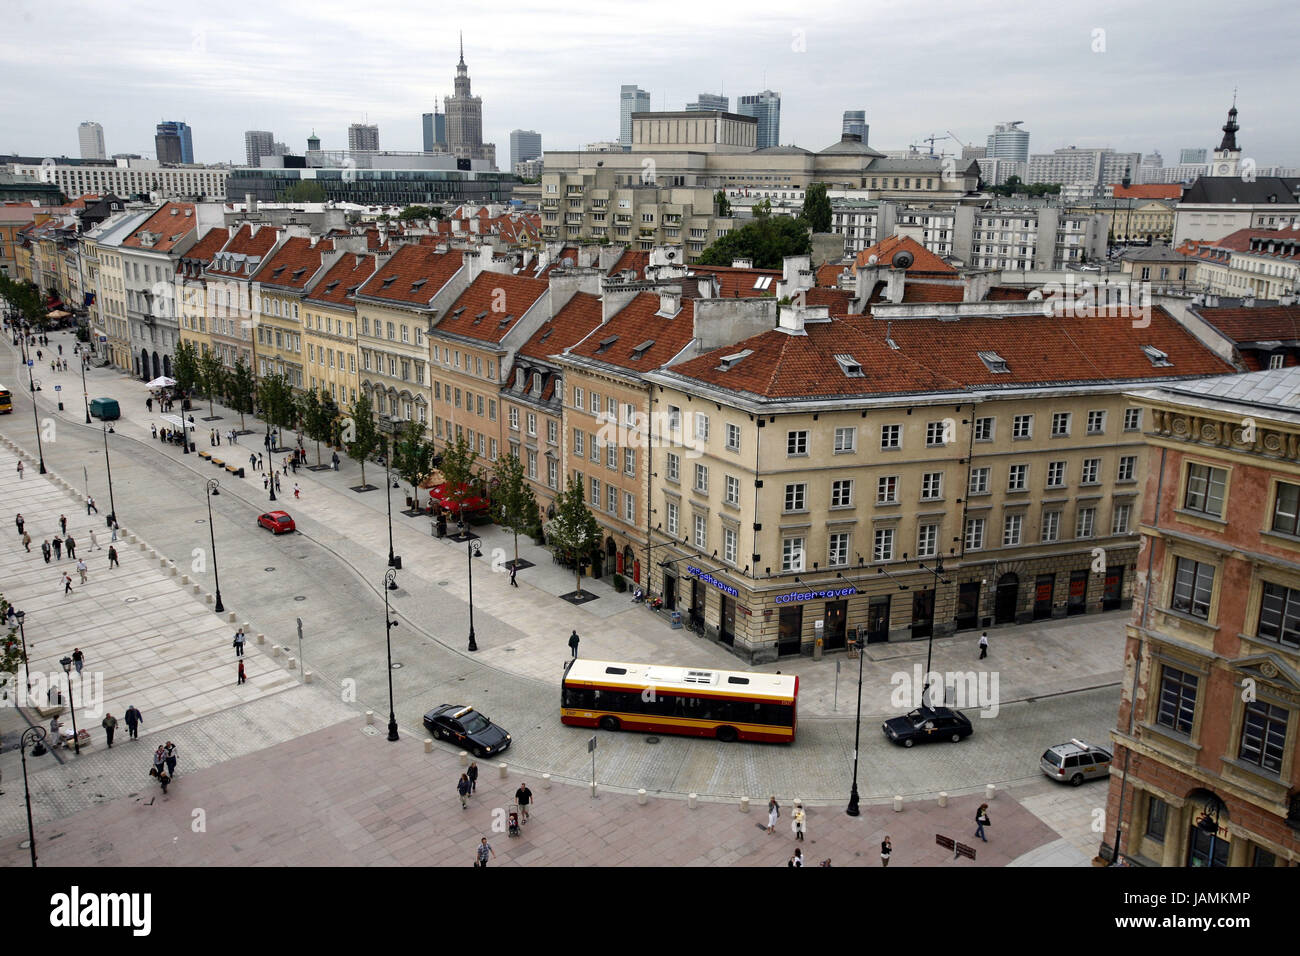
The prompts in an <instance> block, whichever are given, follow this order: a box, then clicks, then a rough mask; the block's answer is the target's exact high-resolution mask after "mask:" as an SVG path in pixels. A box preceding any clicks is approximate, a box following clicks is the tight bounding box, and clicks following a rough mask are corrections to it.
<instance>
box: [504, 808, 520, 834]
mask: <svg viewBox="0 0 1300 956" xmlns="http://www.w3.org/2000/svg"><path fill="white" fill-rule="evenodd" d="M506 819H507V827H508V829H507V833H508V834H509V835H510V836H512V837H517V836H519V807H518V805H516V804H511V805H510V815H509V816H508V817H507V818H506Z"/></svg>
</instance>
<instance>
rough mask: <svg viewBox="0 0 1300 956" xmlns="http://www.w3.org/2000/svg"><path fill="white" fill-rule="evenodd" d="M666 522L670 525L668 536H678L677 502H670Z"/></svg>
mask: <svg viewBox="0 0 1300 956" xmlns="http://www.w3.org/2000/svg"><path fill="white" fill-rule="evenodd" d="M664 523H665V524H667V525H668V536H669V537H671V538H676V537H677V504H676V503H675V502H672V501H670V502H668V513H667V520H666V521H665V522H664Z"/></svg>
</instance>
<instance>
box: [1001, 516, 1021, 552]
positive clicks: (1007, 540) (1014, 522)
mask: <svg viewBox="0 0 1300 956" xmlns="http://www.w3.org/2000/svg"><path fill="white" fill-rule="evenodd" d="M1024 523H1025V517H1024V515H1018V514H1015V515H1006V516H1005V517H1004V518H1003V519H1002V546H1003V547H1010V546H1012V545H1016V544H1019V543H1020V531H1021V529H1022V527H1023V526H1024Z"/></svg>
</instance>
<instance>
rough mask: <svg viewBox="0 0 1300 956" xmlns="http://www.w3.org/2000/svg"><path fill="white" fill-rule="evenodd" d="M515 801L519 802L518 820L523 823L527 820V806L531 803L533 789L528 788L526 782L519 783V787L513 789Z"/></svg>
mask: <svg viewBox="0 0 1300 956" xmlns="http://www.w3.org/2000/svg"><path fill="white" fill-rule="evenodd" d="M515 803H517V804H519V814H520V820H521V822H523V823H527V822H528V808H529V807H530V806H532V803H533V791H531V790H529V789H528V784H526V783H521V784H520V785H519V789H518V790H516V791H515Z"/></svg>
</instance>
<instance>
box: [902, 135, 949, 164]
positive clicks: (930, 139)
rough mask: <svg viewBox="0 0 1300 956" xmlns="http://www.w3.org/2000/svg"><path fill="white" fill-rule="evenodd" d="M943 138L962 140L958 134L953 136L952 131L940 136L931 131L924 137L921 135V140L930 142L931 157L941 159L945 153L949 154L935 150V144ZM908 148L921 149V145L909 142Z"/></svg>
mask: <svg viewBox="0 0 1300 956" xmlns="http://www.w3.org/2000/svg"><path fill="white" fill-rule="evenodd" d="M941 139H952V140H955V141H956V142H958V143H960V142H961V140H959V139H957V137H956V136H953V135H952V133H949V134H948V135H946V136H939V135H938V134H936V133H931V134H930V135H929V136H922V137H921V142H922V143H929V144H930V156H929V158H930V159H941V158H943V155H947V154H940V153H936V152H935V151H934V144H935V143H937V142H938V141H939V140H941ZM907 148H908V149H915V150H919V149H920V148H921V147H920V146H919V145H917V144H915V143H909V144H908V147H907Z"/></svg>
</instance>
